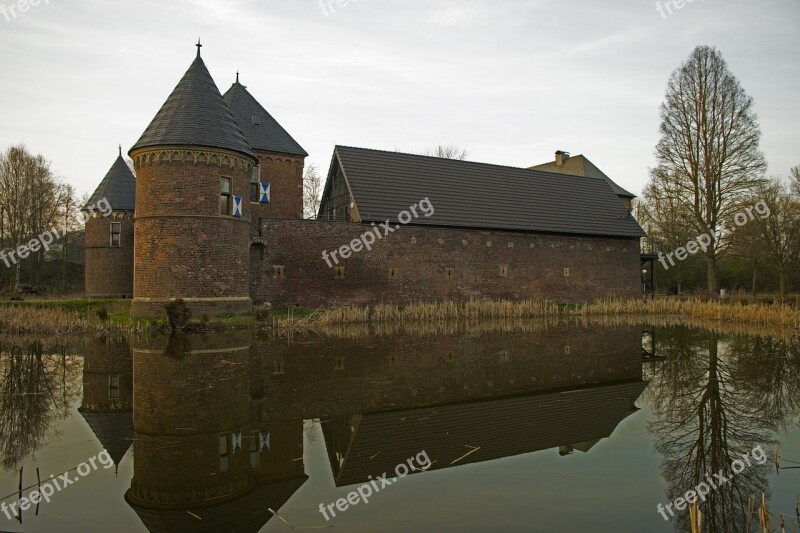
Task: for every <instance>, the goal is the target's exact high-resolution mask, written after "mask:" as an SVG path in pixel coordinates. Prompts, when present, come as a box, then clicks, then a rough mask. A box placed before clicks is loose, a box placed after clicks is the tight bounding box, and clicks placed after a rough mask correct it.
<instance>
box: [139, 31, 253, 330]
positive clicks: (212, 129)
mask: <svg viewBox="0 0 800 533" xmlns="http://www.w3.org/2000/svg"><path fill="white" fill-rule="evenodd" d="M129 154H130V156H131V158H132V159H133V161H134V165H135V168H136V175H137V179H136V230H135V237H134V241H135V246H136V248H135V253H134V269H135V270H134V272H135V275H134V289H133V296H134V300H133V306H132V310H131V314H132V315H133V316H135V317H151V316H162V315H163V314H164V306H165V304H167V303H169V302H170V301H171V300H173V299H176V298H182V299H184V300H185V301H186V302H187V303H188V304H189V306H190V307H191V309H192V313H193V315H194V316H195V317H198V316H200V315H202V314H206V313H207V314H208V315H209V316H220V315H226V314H233V315H237V314H243V313H247V312H249V311H250V310H251V309H252V301H251V300H250V296H249V294H250V290H249V245H250V229H249V228H250V203H249V201H248V195H249V191H250V181H251V177H252V175H253V168H254V167H255V166H256V164H257V162H258V159H257V158H256V157H255V155H254V154H253V152H252V150H251V148H250V146H249V145H248V143H247V141H246V140H245V138H244V136H243V135H242V132H241V130H240V129H239V126H238V125H237V123H236V121H235V120H234V118H233V115H232V114H231V112H230V110H229V109H228V107H227V106H226V105H225V102H224V101H223V99H222V95H221V94H220V92H219V89H218V88H217V86H216V84H215V83H214V80H213V79H212V78H211V75H210V74H209V72H208V69H207V68H206V65H205V63H204V62H203V59H202V58H201V57H200V45H199V44H198V50H197V58H196V59H195V60H194V62H193V63H192V65H191V66H190V67H189V70H188V71H187V72H186V74H185V75H184V77H183V79H181V81H180V82H179V83H178V85H177V87H175V90H174V91H173V92H172V94H171V95H170V97H169V98H168V99H167V101H166V103H164V105H163V106H162V108H161V110H160V111H159V112H158V114H157V115H156V116H155V118H154V119H153V121H152V122H151V124H150V126H148V128H147V130H145V132H144V134H143V135H142V137H141V139H139V141H138V142H137V143H136V144H135V145H134V146H133V148H131V151H130V152H129Z"/></svg>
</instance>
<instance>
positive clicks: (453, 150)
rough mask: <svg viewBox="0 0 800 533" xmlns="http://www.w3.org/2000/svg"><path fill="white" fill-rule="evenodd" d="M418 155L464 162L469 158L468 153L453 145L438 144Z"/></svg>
mask: <svg viewBox="0 0 800 533" xmlns="http://www.w3.org/2000/svg"><path fill="white" fill-rule="evenodd" d="M420 155H426V156H429V157H440V158H442V159H458V160H460V161H464V160H465V159H466V158H467V157H469V152H468V151H467V150H465V149H463V148H460V147H458V146H456V145H454V144H440V145H439V146H437V147H436V148H426V149H425V150H424V151H423V152H422V153H421V154H420Z"/></svg>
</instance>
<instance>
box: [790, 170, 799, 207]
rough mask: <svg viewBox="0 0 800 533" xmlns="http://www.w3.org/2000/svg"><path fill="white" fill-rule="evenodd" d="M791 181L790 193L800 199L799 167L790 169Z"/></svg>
mask: <svg viewBox="0 0 800 533" xmlns="http://www.w3.org/2000/svg"><path fill="white" fill-rule="evenodd" d="M789 174H790V176H791V180H792V192H793V193H794V195H795V196H796V197H797V198H798V199H800V165H797V166H796V167H792V169H791V170H790V171H789Z"/></svg>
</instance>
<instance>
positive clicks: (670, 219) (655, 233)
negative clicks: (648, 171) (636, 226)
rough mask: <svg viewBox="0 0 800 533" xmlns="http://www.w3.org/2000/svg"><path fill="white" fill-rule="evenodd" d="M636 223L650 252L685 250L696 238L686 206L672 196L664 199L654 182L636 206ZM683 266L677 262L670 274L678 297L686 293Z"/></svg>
mask: <svg viewBox="0 0 800 533" xmlns="http://www.w3.org/2000/svg"><path fill="white" fill-rule="evenodd" d="M636 219H637V220H638V221H639V223H640V224H641V225H642V227H643V228H644V229H645V231H646V232H647V239H648V241H649V242H650V245H651V248H652V250H648V251H652V252H663V253H667V252H670V251H672V250H676V249H678V248H680V247H681V246H686V243H687V242H689V241H690V240H691V239H694V238H695V237H696V236H697V233H696V232H695V230H694V225H693V224H692V223H691V216H690V214H689V213H688V210H687V208H686V206H685V204H684V203H683V202H681V201H679V200H678V199H677V198H675V197H673V196H666V195H662V194H661V193H660V190H659V189H658V188H657V187H656V186H655V184H654V183H652V182H651V183H649V184H648V185H647V186H646V187H645V189H644V192H643V194H642V199H641V201H640V202H638V203H637V216H636ZM665 265H666V263H665ZM684 266H685V265H684V263H683V262H682V261H678V262H677V263H676V264H675V267H674V268H670V269H669V270H668V272H670V277H671V279H670V282H671V283H674V284H675V288H676V290H677V294H678V295H680V294H681V293H682V291H683V270H684ZM666 268H667V267H666V266H665V269H666Z"/></svg>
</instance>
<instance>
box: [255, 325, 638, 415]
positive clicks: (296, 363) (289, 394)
mask: <svg viewBox="0 0 800 533" xmlns="http://www.w3.org/2000/svg"><path fill="white" fill-rule="evenodd" d="M366 340H368V342H365V339H360V340H359V339H355V340H351V339H346V338H336V339H330V340H322V341H320V342H321V344H319V345H318V346H317V347H316V349H315V350H313V351H309V350H308V346H307V345H303V344H287V343H285V342H284V343H280V342H258V343H256V344H255V345H254V346H253V353H254V354H255V355H257V358H256V361H257V362H258V364H259V365H262V366H260V368H255V367H254V368H252V370H251V373H250V375H251V379H252V376H255V375H258V376H263V379H265V387H264V389H265V391H266V396H265V398H264V400H263V401H262V402H260V405H261V406H262V410H263V415H262V416H263V417H264V418H265V419H289V420H291V419H296V418H323V419H327V418H331V417H341V416H349V415H352V414H354V413H363V412H370V411H380V410H383V409H393V410H402V409H410V408H414V407H416V406H421V405H437V404H442V403H451V402H466V401H477V400H481V399H490V398H493V397H498V396H505V395H513V394H532V393H536V392H542V391H547V390H553V389H570V388H578V387H581V386H586V385H590V384H598V383H613V382H618V381H638V380H640V379H641V377H642V329H641V327H629V326H622V327H610V328H583V327H579V326H575V325H567V324H560V325H558V326H552V325H550V326H546V327H545V326H544V324H541V329H540V330H539V331H532V332H525V331H519V330H516V331H514V333H513V334H512V335H504V334H501V333H470V331H469V327H467V328H466V331H463V332H459V333H454V334H439V335H421V336H417V335H394V336H371V337H369V338H368V339H366ZM320 354H325V355H324V357H323V356H320Z"/></svg>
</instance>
